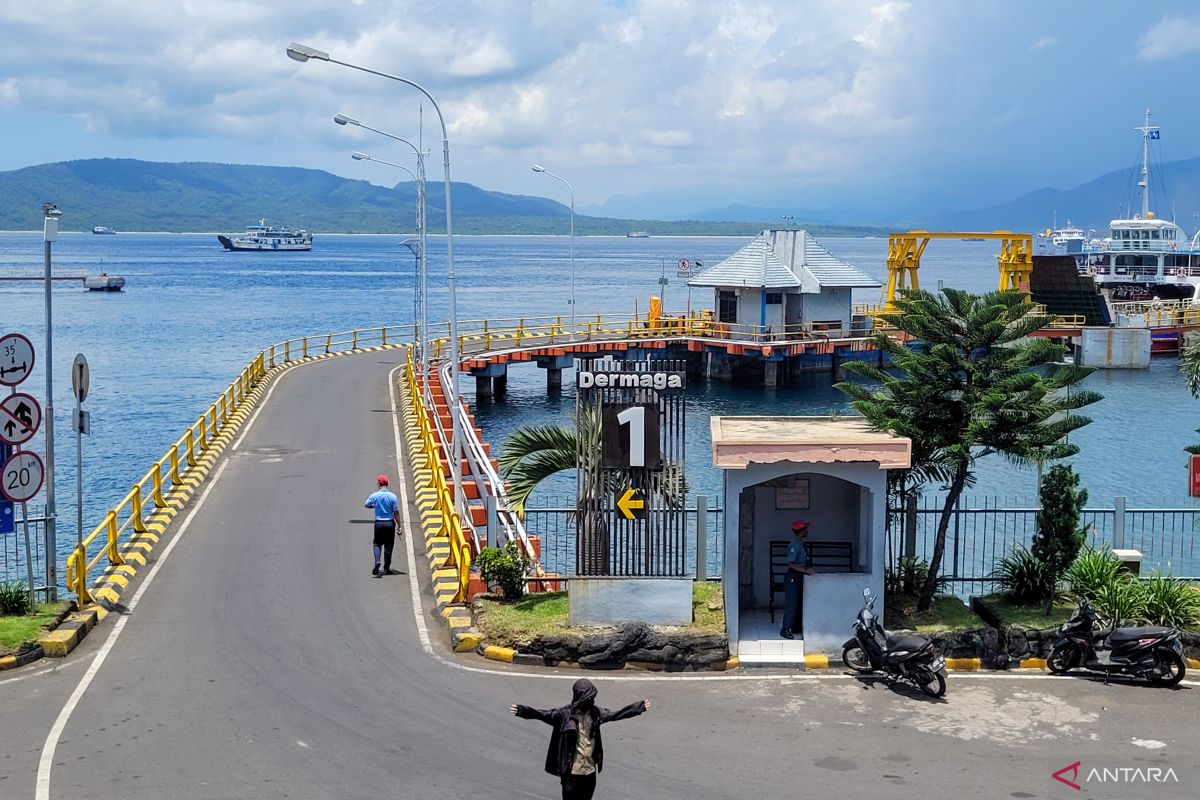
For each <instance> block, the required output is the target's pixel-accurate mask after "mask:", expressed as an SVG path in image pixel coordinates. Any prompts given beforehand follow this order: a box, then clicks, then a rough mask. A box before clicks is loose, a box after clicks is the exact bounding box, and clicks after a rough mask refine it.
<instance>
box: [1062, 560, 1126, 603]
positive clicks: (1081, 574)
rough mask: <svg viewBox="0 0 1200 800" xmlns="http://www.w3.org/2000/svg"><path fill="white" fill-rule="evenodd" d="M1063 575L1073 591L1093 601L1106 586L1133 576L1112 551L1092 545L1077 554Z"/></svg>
mask: <svg viewBox="0 0 1200 800" xmlns="http://www.w3.org/2000/svg"><path fill="white" fill-rule="evenodd" d="M1063 577H1065V578H1066V580H1067V583H1068V584H1070V585H1071V591H1072V592H1074V593H1075V594H1077V595H1079V596H1080V597H1083V598H1085V599H1087V600H1090V601H1091V602H1092V603H1095V602H1096V598H1097V597H1098V595H1099V594H1100V591H1101V590H1102V589H1103V588H1104V587H1106V586H1111V585H1112V584H1114V583H1120V582H1129V581H1130V580H1132V576H1130V575H1129V574H1128V573H1126V572H1123V571H1122V570H1121V565H1120V564H1119V563H1117V559H1116V557H1115V556H1113V554H1112V553H1111V552H1109V551H1108V550H1094V549H1092V548H1090V547H1085V548H1084V549H1083V552H1081V553H1080V554H1079V555H1078V556H1076V558H1075V560H1074V561H1073V562H1071V566H1069V567H1067V571H1066V572H1065V573H1064V574H1063Z"/></svg>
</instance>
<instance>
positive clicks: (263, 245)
mask: <svg viewBox="0 0 1200 800" xmlns="http://www.w3.org/2000/svg"><path fill="white" fill-rule="evenodd" d="M217 241H219V242H220V243H221V246H222V247H224V248H225V249H226V250H235V251H237V252H241V253H250V252H261V253H270V252H275V251H290V252H295V251H298V250H312V240H311V239H310V240H308V241H304V242H270V241H268V242H246V241H244V240H241V239H231V238H230V237H228V236H220V235H218V236H217Z"/></svg>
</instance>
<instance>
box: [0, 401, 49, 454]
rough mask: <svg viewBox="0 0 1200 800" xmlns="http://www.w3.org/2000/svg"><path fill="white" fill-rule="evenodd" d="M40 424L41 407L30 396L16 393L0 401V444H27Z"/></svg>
mask: <svg viewBox="0 0 1200 800" xmlns="http://www.w3.org/2000/svg"><path fill="white" fill-rule="evenodd" d="M41 424H42V407H41V406H40V405H38V401H37V400H35V399H34V398H33V396H32V395H28V394H24V393H22V392H16V393H14V394H10V395H9V396H8V397H6V398H4V399H3V400H0V442H6V443H8V444H11V445H19V444H24V443H25V442H28V441H29V440H30V439H32V438H33V435H34V434H35V433H37V431H38V428H39V427H41Z"/></svg>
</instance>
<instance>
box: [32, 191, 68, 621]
mask: <svg viewBox="0 0 1200 800" xmlns="http://www.w3.org/2000/svg"><path fill="white" fill-rule="evenodd" d="M61 216H62V212H61V211H59V210H58V206H56V205H54V204H53V203H42V217H43V218H44V222H45V227H44V229H43V230H44V233H43V236H42V238H43V240H44V242H45V268H46V269H45V276H46V599H47V601H48V602H51V603H53V602H55V601H57V600H58V566H57V563H56V562H57V561H58V531H57V526H56V525H55V516H56V514H57V508H56V505H55V502H54V313H53V306H52V305H51V301H50V287H51V285H52V283H51V280H50V245H51V243H52V242H54V241H56V240H57V239H58V218H59V217H61ZM26 518H28V517H26ZM29 588H30V590H31V591H32V589H33V587H32V586H30V587H29Z"/></svg>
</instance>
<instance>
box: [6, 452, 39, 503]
mask: <svg viewBox="0 0 1200 800" xmlns="http://www.w3.org/2000/svg"><path fill="white" fill-rule="evenodd" d="M45 472H46V470H45V468H44V467H43V466H42V459H40V458H38V455H37V453H33V452H30V451H29V450H22V451H21V452H19V453H13V454H12V456H11V457H10V458H9V459H8V461H5V462H4V466H2V467H0V494H3V495H4V496H5V497H6V498H8V499H9V500H12V501H13V502H14V503H24V502H25V501H26V500H28V499H30V498H31V497H33V496H34V495H36V494H37V493H38V491H39V490H40V489H41V488H42V479H43V478H44V477H45Z"/></svg>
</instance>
